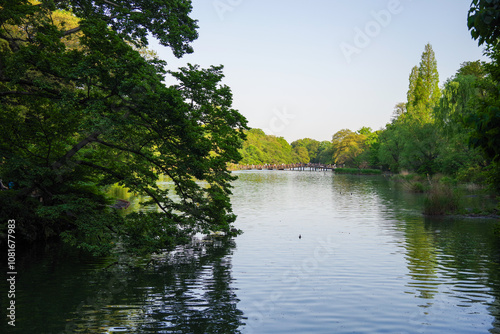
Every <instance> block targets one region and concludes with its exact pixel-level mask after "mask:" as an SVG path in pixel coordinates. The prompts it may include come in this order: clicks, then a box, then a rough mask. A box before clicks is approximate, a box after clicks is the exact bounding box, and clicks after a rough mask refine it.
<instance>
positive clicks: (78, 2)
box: [0, 0, 246, 253]
mask: <svg viewBox="0 0 500 334" xmlns="http://www.w3.org/2000/svg"><path fill="white" fill-rule="evenodd" d="M0 7H1V8H2V10H1V11H0V108H1V112H0V176H1V178H3V180H6V181H7V180H8V181H12V182H14V184H15V186H14V189H13V190H12V191H9V192H3V193H1V196H2V198H1V200H2V204H3V205H2V208H1V209H0V210H1V212H0V213H1V215H2V217H9V219H13V218H16V219H17V221H18V227H19V232H20V234H22V235H23V236H24V238H25V239H28V240H36V239H44V238H47V237H52V236H61V237H63V238H64V239H65V240H67V241H68V242H70V243H73V244H75V245H77V246H79V247H83V248H86V249H88V250H91V251H93V252H96V253H99V252H105V251H107V250H109V249H110V248H111V247H112V245H113V243H114V242H115V241H116V240H117V239H120V240H123V241H127V242H129V244H130V245H131V247H136V248H140V247H139V246H141V247H142V246H143V247H142V248H144V249H147V250H148V251H153V250H157V249H161V248H169V247H173V246H174V245H175V244H176V243H177V242H182V241H183V240H186V239H187V238H188V237H189V235H191V234H193V233H196V232H204V233H207V232H208V231H209V230H212V231H216V230H222V231H225V232H228V233H229V232H230V231H231V228H230V226H231V225H230V224H231V223H232V222H233V221H234V219H235V216H234V215H233V214H232V210H231V204H230V201H229V195H230V193H231V192H230V181H231V180H233V177H232V176H231V175H230V173H229V172H228V171H227V168H226V165H227V163H228V162H236V161H238V160H239V159H240V154H239V152H238V149H239V148H240V147H241V142H242V140H243V139H244V136H245V135H244V130H245V129H246V120H245V118H244V117H243V116H242V115H241V114H239V113H238V112H237V111H236V110H234V109H232V108H231V105H232V94H231V91H230V89H229V87H227V86H225V85H223V84H221V80H222V78H223V73H222V66H212V67H210V68H208V69H201V68H200V67H199V66H196V65H189V66H188V67H186V68H181V69H180V70H179V71H177V72H167V71H166V70H165V66H166V64H165V62H163V61H160V60H158V59H156V58H154V57H143V56H142V54H141V52H140V51H139V50H138V48H144V47H146V46H147V37H148V35H151V36H154V37H155V38H157V39H158V41H159V42H160V43H161V44H162V45H165V46H169V47H170V48H171V50H172V52H173V54H174V55H175V56H176V57H181V56H182V55H184V54H186V53H190V52H192V51H193V50H192V47H191V46H190V43H191V42H192V41H193V40H194V39H195V38H196V37H197V31H196V30H197V28H198V26H197V22H196V21H195V20H193V19H191V18H190V16H189V15H190V12H191V10H192V7H191V1H188V0H175V1H171V0H160V1H149V2H148V1H121V0H118V1H112V2H111V1H85V0H83V1H82V0H69V1H41V2H38V1H27V0H19V1H0ZM55 18H58V19H57V20H56V19H55ZM167 74H170V75H172V76H173V77H174V78H176V79H177V80H178V84H177V85H173V86H166V85H165V84H164V79H165V76H166V75H167ZM160 174H163V175H167V176H168V177H169V178H170V179H171V181H172V182H173V183H174V185H175V187H174V188H175V196H174V194H172V193H171V192H170V191H169V190H166V189H161V187H159V186H158V184H157V182H156V181H157V180H158V177H159V175H160ZM116 183H118V184H120V185H122V186H124V187H126V188H129V189H130V190H131V191H132V192H135V193H138V194H142V195H145V196H147V198H149V202H150V203H154V204H155V205H157V207H158V212H150V213H141V214H133V215H129V216H127V217H123V216H122V215H118V214H117V213H116V210H114V209H112V208H110V207H109V205H110V202H109V200H108V199H107V198H106V196H105V195H104V193H103V190H105V188H106V187H107V186H110V185H112V184H116ZM6 221H7V219H3V220H2V222H6Z"/></svg>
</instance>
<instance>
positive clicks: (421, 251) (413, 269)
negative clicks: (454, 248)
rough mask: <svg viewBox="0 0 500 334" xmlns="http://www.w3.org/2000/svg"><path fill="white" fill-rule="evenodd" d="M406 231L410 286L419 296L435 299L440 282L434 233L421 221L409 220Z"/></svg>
mask: <svg viewBox="0 0 500 334" xmlns="http://www.w3.org/2000/svg"><path fill="white" fill-rule="evenodd" d="M405 232H406V233H405V237H406V247H405V248H406V259H407V261H408V270H409V271H410V273H409V274H408V275H409V276H410V278H411V280H410V281H409V282H408V286H409V287H412V288H414V289H415V290H416V291H418V292H419V295H418V297H420V298H425V299H433V298H434V296H435V294H436V293H437V292H438V286H439V284H440V281H439V278H438V274H437V267H438V262H437V256H436V248H435V244H434V240H433V235H432V234H431V233H428V231H426V230H425V226H424V224H423V222H420V221H414V222H413V223H409V222H408V223H407V224H406V231H405Z"/></svg>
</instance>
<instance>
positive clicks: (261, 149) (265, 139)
mask: <svg viewBox="0 0 500 334" xmlns="http://www.w3.org/2000/svg"><path fill="white" fill-rule="evenodd" d="M240 152H241V156H242V157H243V159H242V160H241V161H240V164H245V165H252V164H255V165H258V164H277V163H296V162H301V160H300V159H301V157H300V156H299V155H298V154H297V153H296V152H297V151H296V150H294V149H293V148H292V146H291V145H290V144H288V142H287V141H286V140H285V139H284V138H283V137H276V136H271V135H266V134H265V133H264V131H262V130H260V129H251V130H248V131H247V132H246V140H245V142H244V143H243V147H242V149H241V150H240Z"/></svg>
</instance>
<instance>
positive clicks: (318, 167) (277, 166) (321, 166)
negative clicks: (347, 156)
mask: <svg viewBox="0 0 500 334" xmlns="http://www.w3.org/2000/svg"><path fill="white" fill-rule="evenodd" d="M232 167H233V168H232V169H233V170H335V169H336V168H337V166H336V165H329V164H319V163H308V164H303V163H297V164H261V165H233V166H232Z"/></svg>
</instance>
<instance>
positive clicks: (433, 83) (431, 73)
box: [408, 44, 441, 115]
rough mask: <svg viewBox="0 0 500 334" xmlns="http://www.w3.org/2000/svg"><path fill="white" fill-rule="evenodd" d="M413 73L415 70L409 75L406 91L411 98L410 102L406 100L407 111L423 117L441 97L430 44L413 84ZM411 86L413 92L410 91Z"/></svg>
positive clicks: (434, 58)
mask: <svg viewBox="0 0 500 334" xmlns="http://www.w3.org/2000/svg"><path fill="white" fill-rule="evenodd" d="M414 71H415V68H414V69H413V70H412V74H411V75H410V90H409V91H408V95H409V97H411V100H410V99H409V100H408V103H409V109H410V110H413V111H415V112H419V113H421V114H423V115H425V114H429V113H430V111H431V110H432V108H433V107H434V106H435V105H436V104H437V102H438V101H439V98H440V95H441V92H440V90H439V73H438V70H437V61H436V57H435V54H434V50H432V46H431V45H430V44H427V45H426V46H425V50H424V52H423V53H422V58H421V60H420V65H419V67H418V76H417V80H416V82H415V83H412V80H414ZM413 85H414V90H413V91H412V89H413V87H412V86H413Z"/></svg>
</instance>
